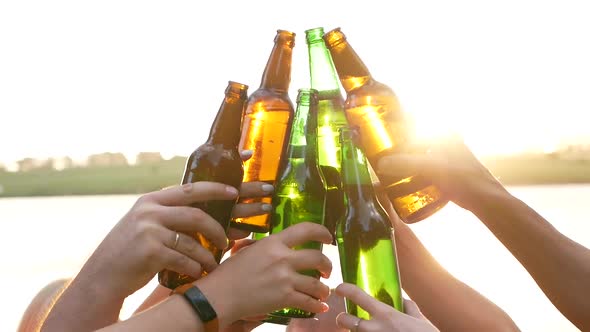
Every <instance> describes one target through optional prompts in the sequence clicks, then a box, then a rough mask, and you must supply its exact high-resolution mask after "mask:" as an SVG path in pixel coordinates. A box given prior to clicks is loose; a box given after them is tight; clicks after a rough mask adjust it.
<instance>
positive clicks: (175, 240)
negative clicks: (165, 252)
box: [172, 232, 180, 249]
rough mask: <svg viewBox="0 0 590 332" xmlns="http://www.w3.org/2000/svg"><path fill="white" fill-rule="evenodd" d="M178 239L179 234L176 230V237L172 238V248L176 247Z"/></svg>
mask: <svg viewBox="0 0 590 332" xmlns="http://www.w3.org/2000/svg"><path fill="white" fill-rule="evenodd" d="M178 241H180V234H178V232H176V237H175V238H174V245H172V249H176V247H177V246H178Z"/></svg>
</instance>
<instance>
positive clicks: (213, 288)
mask: <svg viewBox="0 0 590 332" xmlns="http://www.w3.org/2000/svg"><path fill="white" fill-rule="evenodd" d="M212 281H213V279H211V278H207V277H205V278H201V279H199V280H197V281H196V282H194V284H195V285H196V286H197V287H199V289H200V290H201V292H202V293H203V295H204V296H205V297H206V298H207V300H208V301H209V304H210V305H211V307H212V308H213V310H215V313H216V314H217V321H218V324H219V330H220V331H221V330H222V329H224V328H225V327H227V326H229V325H231V324H232V323H233V322H235V321H237V320H239V319H240V318H241V317H240V315H239V314H238V313H237V312H236V311H235V310H234V308H235V307H236V306H235V303H236V301H235V300H236V297H233V296H231V292H225V290H227V285H224V286H221V287H220V284H219V283H215V282H212Z"/></svg>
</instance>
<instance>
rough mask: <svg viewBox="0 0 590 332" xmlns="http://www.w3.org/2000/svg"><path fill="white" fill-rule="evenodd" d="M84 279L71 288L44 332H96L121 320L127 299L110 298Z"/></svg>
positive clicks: (55, 308)
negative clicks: (121, 313) (120, 315)
mask: <svg viewBox="0 0 590 332" xmlns="http://www.w3.org/2000/svg"><path fill="white" fill-rule="evenodd" d="M96 284H97V282H96V281H92V280H89V279H87V278H85V277H83V276H82V275H79V276H78V277H76V278H74V279H73V280H72V282H71V283H70V284H69V285H68V287H67V288H66V289H65V291H64V292H63V293H62V295H61V296H60V297H59V299H58V300H57V301H56V303H55V305H54V306H53V308H52V309H51V311H50V312H49V315H48V316H47V318H46V319H45V322H44V324H43V327H42V329H41V331H42V332H53V331H59V332H66V331H94V330H96V329H99V328H101V327H104V326H107V325H111V324H113V323H115V322H117V320H118V319H119V312H120V310H121V307H122V306H123V300H124V298H120V297H116V296H109V295H108V294H105V292H102V291H101V290H100V289H99V288H98V287H96Z"/></svg>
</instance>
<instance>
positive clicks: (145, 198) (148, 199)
mask: <svg viewBox="0 0 590 332" xmlns="http://www.w3.org/2000/svg"><path fill="white" fill-rule="evenodd" d="M151 200H152V196H151V193H148V194H145V195H141V196H139V198H138V199H137V201H135V206H141V205H144V204H146V203H149V202H151Z"/></svg>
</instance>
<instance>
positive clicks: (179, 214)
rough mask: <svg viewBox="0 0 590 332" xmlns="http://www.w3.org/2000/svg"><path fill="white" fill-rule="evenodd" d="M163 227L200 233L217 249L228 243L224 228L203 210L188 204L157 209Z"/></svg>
mask: <svg viewBox="0 0 590 332" xmlns="http://www.w3.org/2000/svg"><path fill="white" fill-rule="evenodd" d="M158 213H159V214H160V220H161V223H162V225H163V226H164V227H166V228H168V229H171V230H173V231H178V232H182V233H187V234H191V233H201V235H203V236H204V237H205V238H206V239H207V240H209V241H211V242H212V243H213V245H215V246H216V247H217V248H219V249H225V248H226V247H227V244H228V240H227V236H226V235H225V230H224V229H223V227H221V225H220V224H219V222H217V220H215V219H213V217H211V216H210V215H208V214H207V213H205V212H204V211H203V210H201V209H198V208H194V207H190V206H173V207H169V206H165V207H161V208H160V209H159V210H158Z"/></svg>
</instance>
